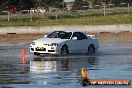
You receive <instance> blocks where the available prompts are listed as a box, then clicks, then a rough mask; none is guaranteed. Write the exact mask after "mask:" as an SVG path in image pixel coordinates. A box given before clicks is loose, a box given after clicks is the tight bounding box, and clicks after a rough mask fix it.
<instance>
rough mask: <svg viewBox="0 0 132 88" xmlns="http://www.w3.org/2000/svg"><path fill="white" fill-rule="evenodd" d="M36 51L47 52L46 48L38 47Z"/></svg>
mask: <svg viewBox="0 0 132 88" xmlns="http://www.w3.org/2000/svg"><path fill="white" fill-rule="evenodd" d="M36 51H46V48H44V47H37V48H36Z"/></svg>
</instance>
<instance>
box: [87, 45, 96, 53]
mask: <svg viewBox="0 0 132 88" xmlns="http://www.w3.org/2000/svg"><path fill="white" fill-rule="evenodd" d="M88 54H89V55H94V54H95V48H94V45H90V46H89V47H88Z"/></svg>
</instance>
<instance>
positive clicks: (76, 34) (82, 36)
mask: <svg viewBox="0 0 132 88" xmlns="http://www.w3.org/2000/svg"><path fill="white" fill-rule="evenodd" d="M72 37H77V40H83V39H87V37H86V36H85V35H84V34H83V33H81V32H74V33H73V36H72Z"/></svg>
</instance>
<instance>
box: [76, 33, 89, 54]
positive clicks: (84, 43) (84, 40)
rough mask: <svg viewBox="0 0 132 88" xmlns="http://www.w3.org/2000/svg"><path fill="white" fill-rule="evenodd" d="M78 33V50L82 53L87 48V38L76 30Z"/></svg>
mask: <svg viewBox="0 0 132 88" xmlns="http://www.w3.org/2000/svg"><path fill="white" fill-rule="evenodd" d="M78 35H79V39H78V41H79V43H78V47H79V48H80V52H81V53H84V52H87V49H88V45H89V44H88V43H89V42H88V39H87V36H86V35H84V34H83V33H82V32H78Z"/></svg>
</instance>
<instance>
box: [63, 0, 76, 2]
mask: <svg viewBox="0 0 132 88" xmlns="http://www.w3.org/2000/svg"><path fill="white" fill-rule="evenodd" d="M74 1H75V0H64V2H74Z"/></svg>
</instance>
